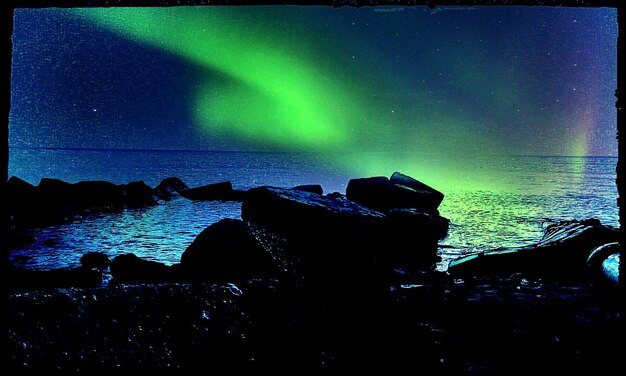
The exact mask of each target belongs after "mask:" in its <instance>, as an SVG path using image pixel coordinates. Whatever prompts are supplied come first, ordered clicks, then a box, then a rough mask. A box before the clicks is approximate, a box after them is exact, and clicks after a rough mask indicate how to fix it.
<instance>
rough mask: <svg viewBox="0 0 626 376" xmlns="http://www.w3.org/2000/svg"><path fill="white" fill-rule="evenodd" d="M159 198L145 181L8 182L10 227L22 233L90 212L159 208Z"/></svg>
mask: <svg viewBox="0 0 626 376" xmlns="http://www.w3.org/2000/svg"><path fill="white" fill-rule="evenodd" d="M165 180H167V179H165ZM167 184H169V185H167ZM180 184H183V185H184V183H182V182H181V181H180V179H177V178H171V180H169V181H167V182H166V184H165V185H163V186H162V187H161V188H162V189H165V188H172V189H175V188H176V189H178V188H179V187H180ZM159 198H161V196H160V194H159V192H157V191H156V190H155V189H152V188H150V187H149V186H148V185H146V184H145V183H144V182H143V181H137V182H131V183H128V184H120V185H117V184H113V183H111V182H107V181H81V182H78V183H75V184H71V183H67V182H64V181H62V180H59V179H49V178H43V179H41V181H40V183H39V185H37V186H33V185H32V184H29V183H27V182H25V181H23V180H21V179H19V178H17V177H14V176H13V177H11V178H10V179H9V180H8V182H7V200H6V201H7V209H8V214H9V219H10V226H12V228H14V229H15V231H16V232H15V233H16V234H19V233H21V232H22V230H23V229H26V228H31V227H40V226H50V225H55V224H61V223H66V222H69V221H72V220H76V219H79V218H80V216H82V215H85V214H89V213H94V212H95V213H107V212H114V211H119V210H123V209H125V208H142V207H148V206H153V205H157V203H158V199H159Z"/></svg>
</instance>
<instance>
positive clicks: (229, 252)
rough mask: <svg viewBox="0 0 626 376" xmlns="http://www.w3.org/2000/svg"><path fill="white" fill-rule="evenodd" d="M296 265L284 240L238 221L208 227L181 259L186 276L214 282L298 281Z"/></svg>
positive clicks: (230, 220) (226, 221) (223, 222)
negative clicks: (277, 279) (187, 274)
mask: <svg viewBox="0 0 626 376" xmlns="http://www.w3.org/2000/svg"><path fill="white" fill-rule="evenodd" d="M296 263H297V261H296V260H295V259H294V258H293V256H291V255H289V254H288V251H287V244H286V241H285V240H284V239H282V238H280V237H279V236H276V235H274V234H272V233H270V232H268V231H265V230H263V229H262V228H259V227H257V226H255V225H253V224H251V223H248V222H243V221H240V220H237V219H222V220H221V221H219V222H217V223H214V224H212V225H210V226H209V227H207V228H206V229H205V230H204V231H202V232H201V233H200V235H198V237H196V239H194V241H193V242H192V243H191V244H190V245H189V247H187V249H186V250H185V252H184V253H183V254H182V257H181V259H180V264H181V267H182V269H184V270H185V272H186V273H189V274H190V275H192V276H193V277H194V278H200V279H203V280H212V281H238V280H246V279H252V278H282V277H286V278H289V279H294V278H296V274H297V273H296V269H297V266H296Z"/></svg>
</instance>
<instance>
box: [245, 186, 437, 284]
mask: <svg viewBox="0 0 626 376" xmlns="http://www.w3.org/2000/svg"><path fill="white" fill-rule="evenodd" d="M242 218H243V219H244V220H245V221H248V222H251V223H254V224H256V225H258V226H260V227H262V228H265V229H267V230H268V231H270V232H273V233H276V234H278V235H280V236H281V237H284V238H285V239H287V242H288V244H289V249H290V250H291V252H294V254H295V255H296V257H297V258H298V259H300V260H301V262H302V270H303V271H304V273H305V276H306V279H308V281H309V283H311V284H312V285H314V286H315V287H316V288H317V287H320V286H328V287H330V288H332V287H331V286H333V285H336V284H337V283H350V282H352V283H354V282H356V281H358V283H361V284H366V285H368V286H370V287H371V288H373V289H376V288H381V286H384V285H385V281H386V279H387V277H388V273H389V271H390V270H392V268H393V267H394V265H395V266H400V265H407V264H408V265H411V266H413V267H414V266H417V265H422V266H424V265H426V266H429V267H432V265H433V263H434V261H435V260H436V259H437V255H436V253H437V241H438V240H439V239H440V238H441V237H443V236H444V235H445V232H446V230H447V226H448V222H447V220H445V219H443V218H441V217H439V216H437V215H435V214H425V213H422V212H419V211H417V210H415V211H407V212H393V213H391V214H387V215H385V214H383V213H381V212H378V211H375V210H372V209H369V208H367V207H364V206H361V205H359V204H358V203H356V202H353V201H350V200H347V199H345V198H342V197H340V196H339V197H337V196H321V195H319V194H316V193H311V192H306V191H298V190H290V189H281V188H274V187H261V188H255V189H251V190H250V191H248V195H247V198H246V200H245V201H244V202H243V205H242ZM349 281H350V282H349ZM364 290H367V289H364Z"/></svg>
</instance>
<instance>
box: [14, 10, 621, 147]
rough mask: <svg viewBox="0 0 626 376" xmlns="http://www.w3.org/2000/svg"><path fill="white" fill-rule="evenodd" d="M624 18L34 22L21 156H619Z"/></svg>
mask: <svg viewBox="0 0 626 376" xmlns="http://www.w3.org/2000/svg"><path fill="white" fill-rule="evenodd" d="M616 37H617V20H616V12H615V10H614V9H604V8H543V7H532V8H531V7H479V8H451V9H443V8H441V9H437V10H436V11H434V12H431V11H429V10H428V9H427V8H389V7H385V8H360V9H354V8H339V9H334V8H331V7H297V6H290V7H236V8H228V7H204V8H196V7H181V8H167V9H156V8H136V9H129V8H112V9H91V10H81V9H65V10H64V9H39V10H38V9H18V10H16V12H15V32H14V37H13V41H14V53H13V76H12V100H11V101H12V102H11V106H12V109H11V114H10V128H9V142H10V147H70V148H148V149H199V150H287V151H291V150H294V151H303V150H304V151H320V152H334V151H336V150H346V151H380V152H387V151H411V152H419V153H426V154H428V153H452V154H458V155H465V154H481V155H482V154H484V155H502V154H506V155H616V154H617V142H616V140H615V134H616V114H615V107H614V106H615V97H614V91H615V89H616Z"/></svg>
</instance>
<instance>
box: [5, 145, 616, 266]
mask: <svg viewBox="0 0 626 376" xmlns="http://www.w3.org/2000/svg"><path fill="white" fill-rule="evenodd" d="M377 158H378V156H377V155H376V154H375V153H371V154H368V155H363V156H356V155H351V156H349V157H347V158H343V159H342V160H343V161H346V160H348V161H349V160H357V159H358V160H360V161H363V160H372V161H376V160H377ZM381 158H383V159H385V160H386V161H389V160H394V159H393V158H389V155H385V156H381ZM422 159H424V158H422ZM425 159H426V160H427V161H428V163H432V164H434V165H437V166H444V167H442V168H440V169H442V170H445V166H446V165H447V164H450V165H454V166H455V168H454V169H452V170H450V173H449V176H448V177H446V175H445V174H440V175H438V176H439V178H440V184H438V181H437V178H436V177H435V178H431V180H428V181H427V183H428V184H430V185H432V186H433V187H434V188H437V189H439V190H441V191H442V192H443V193H444V194H445V199H444V201H443V203H442V204H441V206H440V208H439V210H440V212H441V214H442V215H443V216H445V217H447V218H449V219H450V220H451V222H452V224H451V227H450V231H449V235H448V237H447V238H446V239H444V240H443V241H441V242H440V244H441V245H442V247H441V249H440V252H441V255H442V259H443V261H442V263H441V264H440V265H438V268H439V269H445V267H446V265H447V262H449V260H451V259H453V258H456V257H459V256H460V255H462V254H465V253H468V252H474V251H477V250H484V249H490V248H495V247H500V246H517V245H524V244H528V243H530V242H533V241H536V240H537V239H538V238H539V237H540V236H541V234H542V230H543V228H544V227H545V226H546V225H547V224H549V223H550V222H553V221H556V220H563V219H584V218H591V217H595V218H599V219H600V220H601V221H602V223H604V224H608V225H611V226H615V227H618V210H617V204H616V200H617V188H616V185H615V179H616V170H615V166H616V163H617V158H613V157H511V156H498V157H491V156H490V157H486V156H484V157H471V158H468V157H458V158H457V159H458V160H451V159H450V158H446V159H445V160H441V158H439V157H437V156H428V157H427V158H425ZM337 160H338V158H336V156H333V158H330V157H328V156H324V155H320V154H306V153H264V152H198V151H111V150H106V151H102V150H43V149H11V150H10V153H9V176H13V175H14V176H18V177H20V178H22V179H24V180H26V181H28V182H30V183H32V184H38V182H39V180H40V179H41V178H42V177H50V178H58V179H62V180H65V181H68V182H72V183H74V182H78V181H81V180H108V181H112V182H114V183H117V184H122V183H128V182H130V181H137V180H143V181H145V182H146V183H147V184H148V185H150V186H156V185H157V184H158V183H159V182H160V181H161V179H163V178H166V177H169V176H178V177H180V178H181V179H182V180H183V181H184V182H185V183H186V184H187V185H188V186H190V187H194V186H200V185H204V184H210V183H216V182H221V181H226V180H230V181H231V182H232V183H233V186H234V188H236V189H248V188H251V187H254V186H260V185H273V186H281V187H292V186H295V185H299V184H321V185H322V186H323V188H324V191H325V192H326V193H330V192H333V191H338V192H341V193H345V187H346V185H347V183H348V181H349V180H350V179H351V178H357V177H365V176H371V174H365V173H364V171H363V170H361V169H359V168H362V165H363V163H359V167H358V168H357V167H356V166H354V167H353V166H351V165H350V163H341V164H338V163H337ZM397 160H402V161H405V160H407V158H406V155H405V156H403V157H402V158H398V159H397ZM399 167H403V166H399ZM396 170H399V171H403V172H404V171H407V170H406V169H402V168H397V167H396V166H394V165H392V164H389V170H388V171H387V172H386V173H385V174H384V175H386V176H390V175H391V174H392V173H393V172H394V171H396ZM411 175H412V176H414V177H415V178H417V179H421V177H420V176H419V175H416V174H414V173H411ZM466 175H467V176H466ZM460 176H461V178H460ZM470 177H474V180H473V182H472V184H464V183H463V180H462V179H466V178H467V179H469V178H470ZM444 180H445V181H444ZM494 187H497V188H494ZM240 210H241V204H240V203H236V202H218V201H215V202H193V201H188V200H186V199H183V198H177V199H175V200H172V201H170V202H167V203H163V204H162V205H158V206H155V207H150V208H142V209H128V210H124V211H122V212H118V213H113V214H93V215H88V216H85V217H84V218H82V219H81V220H80V221H77V222H74V223H68V224H64V225H59V226H51V227H48V228H43V229H35V230H33V232H32V234H33V235H34V236H35V237H36V238H37V241H36V242H35V243H34V244H31V245H28V246H25V247H22V248H19V249H16V250H14V251H13V252H12V253H11V256H10V258H11V260H12V261H13V263H14V264H16V265H18V266H22V267H25V268H33V269H47V268H58V267H76V266H79V265H80V263H79V259H80V256H81V255H82V254H83V253H85V252H89V251H102V252H104V253H107V254H108V255H109V256H110V257H114V256H116V255H119V254H123V253H130V252H132V253H135V254H137V255H138V256H140V257H143V258H146V259H150V260H155V261H159V262H164V263H167V264H172V263H176V262H178V261H179V260H180V256H181V254H182V252H183V251H184V250H185V248H186V247H187V246H188V245H189V244H190V243H191V242H192V241H193V239H194V238H195V237H196V236H197V235H198V234H199V233H200V232H201V231H202V230H203V229H204V228H206V227H207V226H208V225H210V224H211V223H214V222H216V221H218V220H220V219H222V218H227V217H228V218H239V217H240V214H241V213H240Z"/></svg>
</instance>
